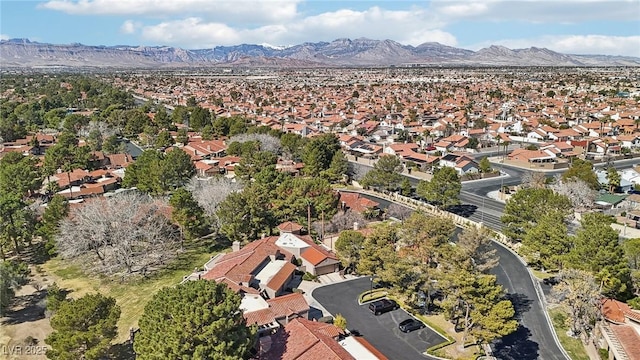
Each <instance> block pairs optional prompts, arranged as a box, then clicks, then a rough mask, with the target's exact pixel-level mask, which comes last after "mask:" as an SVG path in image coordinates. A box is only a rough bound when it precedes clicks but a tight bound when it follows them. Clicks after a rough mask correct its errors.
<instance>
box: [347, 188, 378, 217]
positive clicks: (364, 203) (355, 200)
mask: <svg viewBox="0 0 640 360" xmlns="http://www.w3.org/2000/svg"><path fill="white" fill-rule="evenodd" d="M338 204H339V205H338V206H339V207H340V210H342V211H348V210H351V211H354V212H357V213H364V212H367V211H372V210H376V209H378V207H379V206H380V204H379V203H378V202H376V201H373V200H371V199H369V198H366V197H364V196H362V194H360V193H354V192H345V191H341V192H340V200H339V201H338Z"/></svg>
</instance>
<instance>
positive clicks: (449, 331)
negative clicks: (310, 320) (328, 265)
mask: <svg viewBox="0 0 640 360" xmlns="http://www.w3.org/2000/svg"><path fill="white" fill-rule="evenodd" d="M382 298H390V299H392V300H394V301H396V302H397V303H398V304H400V305H401V306H402V308H403V309H404V310H405V311H407V312H408V313H409V314H411V315H412V316H413V317H415V318H416V319H418V320H420V321H422V322H423V323H424V324H425V325H427V326H428V327H429V328H431V329H432V330H433V331H435V332H437V333H438V334H439V335H440V336H442V337H443V338H445V339H446V341H444V342H442V343H440V344H437V345H434V346H432V347H430V348H428V349H427V350H426V353H427V354H429V355H431V356H434V357H438V358H444V359H475V358H476V357H478V356H479V355H482V352H481V350H480V349H479V347H478V346H475V345H473V346H469V344H465V346H464V347H462V346H455V344H460V343H461V342H462V333H456V332H455V330H454V325H453V324H452V323H451V322H449V321H447V320H446V319H445V318H444V316H442V315H423V314H421V313H420V312H419V311H417V310H416V309H413V308H410V307H409V306H407V305H406V304H405V303H404V302H403V301H402V300H400V299H398V298H397V297H395V296H389V291H388V290H387V289H373V290H367V291H365V292H363V293H362V294H360V295H359V296H358V304H360V305H362V304H366V303H368V302H371V301H374V300H378V299H382ZM445 329H446V330H445Z"/></svg>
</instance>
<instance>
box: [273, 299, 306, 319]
mask: <svg viewBox="0 0 640 360" xmlns="http://www.w3.org/2000/svg"><path fill="white" fill-rule="evenodd" d="M267 304H269V308H270V309H271V311H272V312H273V314H274V316H275V317H276V319H279V318H283V317H286V316H291V315H294V314H303V313H306V312H308V311H309V304H307V301H306V300H305V299H304V296H303V295H302V294H298V293H293V294H288V295H283V296H278V297H276V298H273V299H269V300H267Z"/></svg>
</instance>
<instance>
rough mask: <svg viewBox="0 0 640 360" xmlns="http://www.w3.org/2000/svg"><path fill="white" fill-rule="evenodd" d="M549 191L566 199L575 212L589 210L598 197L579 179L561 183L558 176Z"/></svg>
mask: <svg viewBox="0 0 640 360" xmlns="http://www.w3.org/2000/svg"><path fill="white" fill-rule="evenodd" d="M551 189H553V191H555V192H556V193H558V194H560V195H564V196H566V197H568V198H569V200H571V204H573V207H574V208H575V209H576V210H577V211H585V210H589V209H591V208H592V207H593V203H594V201H595V200H596V197H597V195H598V193H597V192H596V191H595V190H593V189H592V188H591V187H590V186H589V185H588V184H587V183H586V182H584V181H582V180H579V179H573V180H570V181H562V179H561V178H560V176H558V177H557V178H556V181H555V183H554V184H553V185H551Z"/></svg>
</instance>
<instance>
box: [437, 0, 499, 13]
mask: <svg viewBox="0 0 640 360" xmlns="http://www.w3.org/2000/svg"><path fill="white" fill-rule="evenodd" d="M488 9H489V5H488V4H487V3H486V2H469V3H453V4H447V5H444V6H442V7H440V8H439V9H438V10H439V12H440V13H442V14H444V15H448V16H453V17H467V16H478V15H480V14H482V13H484V12H486V11H487V10H488Z"/></svg>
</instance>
